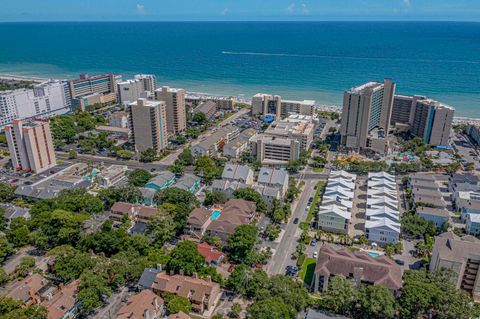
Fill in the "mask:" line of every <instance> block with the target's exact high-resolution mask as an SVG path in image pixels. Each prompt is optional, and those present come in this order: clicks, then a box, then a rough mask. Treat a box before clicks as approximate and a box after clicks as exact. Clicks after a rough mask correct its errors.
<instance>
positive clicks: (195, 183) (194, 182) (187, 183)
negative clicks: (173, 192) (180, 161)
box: [175, 174, 202, 193]
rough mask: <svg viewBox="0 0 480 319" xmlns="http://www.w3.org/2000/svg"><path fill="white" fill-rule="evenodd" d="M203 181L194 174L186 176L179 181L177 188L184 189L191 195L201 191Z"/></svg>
mask: <svg viewBox="0 0 480 319" xmlns="http://www.w3.org/2000/svg"><path fill="white" fill-rule="evenodd" d="M201 181H202V179H201V178H200V177H198V176H196V175H193V174H185V175H183V176H182V177H180V178H179V179H178V180H177V183H176V184H175V187H176V188H179V189H183V190H185V191H187V192H190V193H195V192H196V191H197V190H199V189H200V182H201Z"/></svg>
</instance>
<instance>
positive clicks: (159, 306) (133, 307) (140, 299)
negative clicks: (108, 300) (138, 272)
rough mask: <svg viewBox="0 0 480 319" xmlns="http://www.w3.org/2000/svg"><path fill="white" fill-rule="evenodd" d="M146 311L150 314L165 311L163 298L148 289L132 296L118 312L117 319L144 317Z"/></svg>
mask: <svg viewBox="0 0 480 319" xmlns="http://www.w3.org/2000/svg"><path fill="white" fill-rule="evenodd" d="M145 311H148V314H149V315H150V316H153V315H160V314H161V313H163V299H162V298H160V297H159V296H157V295H156V294H154V293H153V292H152V291H151V290H148V289H145V290H142V291H140V292H139V293H138V294H136V295H133V296H130V297H129V298H128V300H127V304H126V305H125V306H123V307H122V308H120V310H119V311H118V312H117V319H142V318H145V316H144V314H145Z"/></svg>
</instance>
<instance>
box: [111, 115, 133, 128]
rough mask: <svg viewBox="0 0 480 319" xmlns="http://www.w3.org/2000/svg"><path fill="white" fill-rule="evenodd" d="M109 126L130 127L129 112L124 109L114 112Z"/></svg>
mask: <svg viewBox="0 0 480 319" xmlns="http://www.w3.org/2000/svg"><path fill="white" fill-rule="evenodd" d="M108 125H109V126H113V127H119V128H127V127H128V113H127V112H124V111H118V112H115V113H112V115H111V116H110V119H109V122H108Z"/></svg>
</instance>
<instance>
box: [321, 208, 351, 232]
mask: <svg viewBox="0 0 480 319" xmlns="http://www.w3.org/2000/svg"><path fill="white" fill-rule="evenodd" d="M351 218H352V213H351V212H349V211H347V210H346V209H343V208H342V207H340V206H339V205H335V204H330V205H328V206H325V205H322V206H321V207H320V210H319V211H318V225H317V227H318V229H322V230H326V231H329V232H335V233H345V234H347V233H348V225H349V224H350V219H351Z"/></svg>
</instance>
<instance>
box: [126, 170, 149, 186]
mask: <svg viewBox="0 0 480 319" xmlns="http://www.w3.org/2000/svg"><path fill="white" fill-rule="evenodd" d="M152 177H153V175H152V174H150V172H149V171H147V170H144V169H142V168H136V169H134V170H133V171H131V172H130V173H129V174H128V182H129V183H130V184H131V185H133V186H138V187H143V186H144V185H145V184H146V183H147V182H148V181H149V180H150V179H151V178H152Z"/></svg>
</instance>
